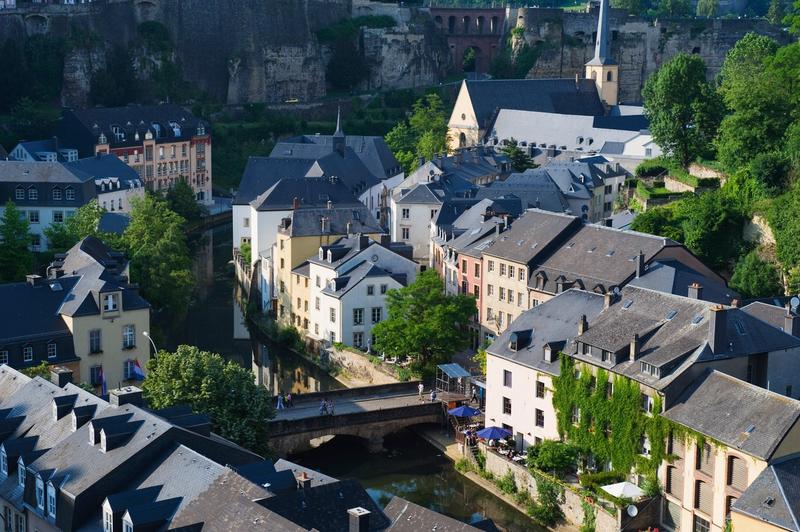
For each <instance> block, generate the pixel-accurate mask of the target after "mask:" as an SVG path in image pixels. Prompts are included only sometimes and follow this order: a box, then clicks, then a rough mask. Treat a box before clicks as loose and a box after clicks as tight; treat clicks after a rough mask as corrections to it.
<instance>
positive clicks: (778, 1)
mask: <svg viewBox="0 0 800 532" xmlns="http://www.w3.org/2000/svg"><path fill="white" fill-rule="evenodd" d="M783 4H784V2H783V0H770V2H769V9H768V10H767V20H769V21H770V23H772V24H775V25H776V26H780V25H781V24H782V23H783V17H785V16H786V10H784V9H783Z"/></svg>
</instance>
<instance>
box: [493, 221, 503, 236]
mask: <svg viewBox="0 0 800 532" xmlns="http://www.w3.org/2000/svg"><path fill="white" fill-rule="evenodd" d="M503 225H504V224H503V223H502V222H497V223H495V224H494V234H496V235H499V234H500V233H502V232H503Z"/></svg>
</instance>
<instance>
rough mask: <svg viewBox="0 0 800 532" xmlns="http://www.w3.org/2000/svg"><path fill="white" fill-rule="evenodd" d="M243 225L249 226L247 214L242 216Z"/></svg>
mask: <svg viewBox="0 0 800 532" xmlns="http://www.w3.org/2000/svg"><path fill="white" fill-rule="evenodd" d="M242 225H244V226H245V227H250V218H249V217H248V216H245V217H244V220H243V224H242Z"/></svg>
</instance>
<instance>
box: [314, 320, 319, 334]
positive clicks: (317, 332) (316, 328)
mask: <svg viewBox="0 0 800 532" xmlns="http://www.w3.org/2000/svg"><path fill="white" fill-rule="evenodd" d="M314 334H316V335H319V323H315V324H314Z"/></svg>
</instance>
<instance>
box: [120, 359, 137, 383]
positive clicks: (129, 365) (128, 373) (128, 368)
mask: <svg viewBox="0 0 800 532" xmlns="http://www.w3.org/2000/svg"><path fill="white" fill-rule="evenodd" d="M135 367H136V362H135V361H133V360H126V361H125V362H123V363H122V375H123V378H124V379H125V380H126V381H129V380H131V379H133V376H134V373H133V368H135Z"/></svg>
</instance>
